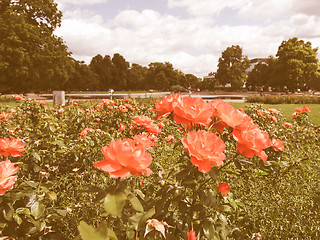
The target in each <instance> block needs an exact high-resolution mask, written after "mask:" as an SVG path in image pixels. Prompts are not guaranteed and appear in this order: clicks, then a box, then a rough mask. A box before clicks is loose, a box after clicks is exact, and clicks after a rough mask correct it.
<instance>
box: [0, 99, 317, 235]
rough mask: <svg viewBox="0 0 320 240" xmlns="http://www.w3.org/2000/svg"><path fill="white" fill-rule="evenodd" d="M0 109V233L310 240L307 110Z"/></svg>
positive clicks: (134, 104) (115, 105)
mask: <svg viewBox="0 0 320 240" xmlns="http://www.w3.org/2000/svg"><path fill="white" fill-rule="evenodd" d="M17 101H21V102H20V104H19V106H18V107H16V108H10V107H5V108H3V109H2V110H1V118H0V121H1V125H0V133H1V135H0V158H1V159H0V160H1V162H0V194H1V196H0V202H1V204H0V210H1V211H0V236H3V237H11V238H13V239H83V240H86V239H98V240H99V239H164V238H165V239H175V240H176V239H249V238H252V239H259V238H263V239H272V238H276V239H288V238H303V239H308V238H310V239H314V238H317V237H318V236H319V233H320V229H319V216H320V215H319V207H318V206H319V205H318V203H319V201H320V200H319V199H320V195H319V191H318V189H319V185H320V184H319V162H318V160H319V126H314V125H312V124H311V123H309V121H308V112H310V111H311V109H310V108H308V107H307V106H305V107H303V106H302V107H301V108H299V109H296V112H295V113H294V114H293V115H292V121H291V122H285V121H284V118H283V116H282V114H281V112H279V111H277V110H276V109H263V108H262V106H261V105H251V106H248V108H247V109H245V111H244V110H242V109H235V108H233V107H232V106H231V105H230V104H228V103H226V102H224V101H222V100H214V101H212V102H205V101H203V100H202V99H200V98H192V97H182V96H181V95H179V94H174V95H170V96H165V97H164V98H162V99H157V100H156V101H154V100H152V99H147V100H140V99H122V100H114V101H113V100H109V99H103V100H101V101H89V102H78V101H72V100H71V101H69V102H68V103H67V105H66V106H64V107H62V106H56V107H49V106H47V105H46V104H45V103H44V102H41V101H40V102H35V101H29V100H24V101H23V100H21V99H19V98H18V99H17Z"/></svg>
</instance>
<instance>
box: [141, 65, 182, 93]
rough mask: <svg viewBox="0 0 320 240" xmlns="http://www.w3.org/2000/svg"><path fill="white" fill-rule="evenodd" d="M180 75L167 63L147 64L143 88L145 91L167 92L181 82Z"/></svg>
mask: <svg viewBox="0 0 320 240" xmlns="http://www.w3.org/2000/svg"><path fill="white" fill-rule="evenodd" d="M182 78H183V76H182V73H181V72H180V71H178V70H176V69H174V68H173V66H172V64H171V63H169V62H165V63H160V62H154V63H150V64H149V68H148V71H147V75H146V79H145V86H146V89H150V88H151V89H157V90H168V89H170V88H171V87H172V86H177V85H180V84H181V81H182V82H183V79H182Z"/></svg>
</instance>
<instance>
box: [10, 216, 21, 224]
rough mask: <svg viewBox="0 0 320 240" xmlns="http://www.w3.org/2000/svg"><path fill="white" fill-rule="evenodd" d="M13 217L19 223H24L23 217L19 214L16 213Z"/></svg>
mask: <svg viewBox="0 0 320 240" xmlns="http://www.w3.org/2000/svg"><path fill="white" fill-rule="evenodd" d="M12 217H13V219H14V221H15V222H16V223H17V224H18V225H20V224H21V223H22V219H21V217H19V215H18V214H16V213H14V214H13V216H12Z"/></svg>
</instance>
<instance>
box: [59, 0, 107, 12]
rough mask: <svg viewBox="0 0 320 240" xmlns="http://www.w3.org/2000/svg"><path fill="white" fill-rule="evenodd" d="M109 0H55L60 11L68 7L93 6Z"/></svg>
mask: <svg viewBox="0 0 320 240" xmlns="http://www.w3.org/2000/svg"><path fill="white" fill-rule="evenodd" d="M108 1H109V0H55V2H56V3H57V4H58V8H59V9H60V10H64V9H65V8H66V7H67V6H68V5H77V6H84V5H93V4H98V3H107V2H108Z"/></svg>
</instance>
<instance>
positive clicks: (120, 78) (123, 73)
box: [112, 53, 129, 90]
mask: <svg viewBox="0 0 320 240" xmlns="http://www.w3.org/2000/svg"><path fill="white" fill-rule="evenodd" d="M112 64H113V67H114V68H113V69H114V72H113V86H114V88H115V89H119V90H123V89H127V73H128V69H129V63H128V62H127V61H126V60H125V59H124V57H123V56H121V55H120V54H119V53H115V54H113V58H112Z"/></svg>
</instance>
